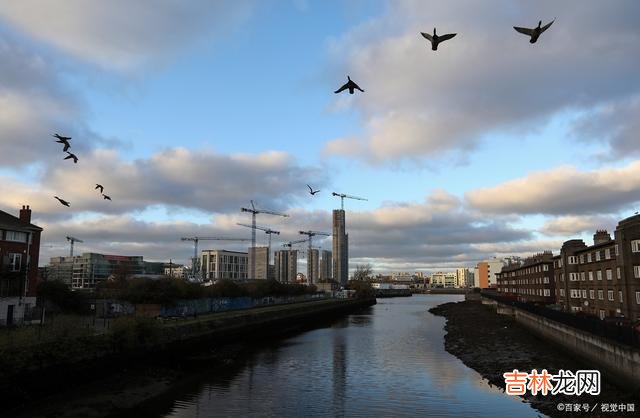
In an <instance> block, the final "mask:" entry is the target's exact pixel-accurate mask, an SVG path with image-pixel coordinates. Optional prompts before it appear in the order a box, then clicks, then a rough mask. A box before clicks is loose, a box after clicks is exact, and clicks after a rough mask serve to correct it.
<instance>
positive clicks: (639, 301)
mask: <svg viewBox="0 0 640 418" xmlns="http://www.w3.org/2000/svg"><path fill="white" fill-rule="evenodd" d="M636 303H637V304H638V305H640V292H636Z"/></svg>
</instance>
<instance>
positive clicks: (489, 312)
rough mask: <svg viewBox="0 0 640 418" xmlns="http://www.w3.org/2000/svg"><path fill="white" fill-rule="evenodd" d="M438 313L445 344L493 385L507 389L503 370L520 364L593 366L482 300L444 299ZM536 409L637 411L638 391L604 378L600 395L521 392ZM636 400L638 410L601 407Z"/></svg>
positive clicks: (553, 369) (553, 412)
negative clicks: (565, 407) (563, 407)
mask: <svg viewBox="0 0 640 418" xmlns="http://www.w3.org/2000/svg"><path fill="white" fill-rule="evenodd" d="M430 312H431V313H432V314H434V315H439V316H443V317H445V318H446V320H447V322H446V325H445V327H444V329H445V331H446V332H447V333H446V335H445V343H444V344H445V349H446V350H447V352H449V353H451V354H453V355H454V356H456V357H458V358H459V359H460V360H461V361H462V362H463V363H464V364H465V365H466V366H468V367H470V368H472V369H474V370H475V371H477V372H478V373H480V374H481V375H482V377H484V378H485V379H487V380H488V382H489V383H490V384H492V385H495V386H498V387H500V388H501V389H502V390H504V388H505V383H504V377H503V375H502V374H503V373H505V372H507V371H512V370H513V369H518V370H519V371H527V372H530V371H531V370H533V369H537V370H538V371H539V372H540V371H541V370H542V369H547V371H548V372H549V373H550V374H557V373H558V370H560V369H564V370H572V371H574V372H575V371H577V370H580V369H594V367H593V365H590V364H588V363H585V362H583V361H582V360H580V359H578V358H576V356H575V355H572V354H571V353H568V352H566V351H564V350H562V349H561V348H560V347H558V346H555V345H553V344H551V343H549V342H547V341H545V340H542V339H540V338H538V337H536V336H535V335H533V334H532V333H531V332H530V331H529V330H527V329H526V328H524V327H522V326H521V325H520V324H518V323H516V322H515V321H514V320H513V319H512V318H510V317H508V316H505V315H498V314H496V313H495V311H494V310H493V309H492V307H490V306H486V305H482V304H481V303H480V302H479V301H464V302H452V303H445V304H443V305H439V306H436V307H435V308H432V309H430ZM522 398H524V399H525V400H526V401H527V402H529V403H530V404H531V405H532V406H533V407H534V408H536V409H537V410H539V411H541V412H542V413H544V414H546V415H548V416H550V417H569V416H588V417H614V416H615V417H619V416H622V417H624V416H629V417H631V416H636V415H635V413H637V411H640V396H638V394H637V393H636V394H635V395H634V394H633V393H632V392H631V390H625V389H624V388H619V387H617V386H614V385H613V384H612V383H611V382H609V381H607V380H606V379H605V378H603V379H602V385H601V391H600V395H598V396H592V395H581V396H568V395H560V394H559V395H547V396H542V395H540V394H538V395H537V396H532V395H531V394H530V392H527V393H526V395H524V396H522ZM560 403H563V404H568V403H571V404H582V405H583V404H589V405H590V407H593V406H594V405H596V404H598V405H597V407H596V408H595V410H594V411H593V412H586V413H585V412H584V411H580V412H575V411H572V412H568V411H560V410H559V409H558V404H560ZM612 403H616V404H621V403H624V404H628V403H634V404H635V408H636V412H635V413H632V412H617V413H612V412H602V411H601V406H602V404H612Z"/></svg>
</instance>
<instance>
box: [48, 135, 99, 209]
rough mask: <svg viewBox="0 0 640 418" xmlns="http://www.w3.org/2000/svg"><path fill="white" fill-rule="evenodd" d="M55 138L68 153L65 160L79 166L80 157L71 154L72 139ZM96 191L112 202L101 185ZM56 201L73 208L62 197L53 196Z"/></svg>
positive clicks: (55, 136)
mask: <svg viewBox="0 0 640 418" xmlns="http://www.w3.org/2000/svg"><path fill="white" fill-rule="evenodd" d="M53 137H54V138H56V142H57V143H59V144H62V145H63V146H64V147H63V148H62V151H63V152H66V153H67V154H68V155H67V156H66V157H64V158H63V159H64V160H73V163H74V164H78V157H77V156H76V155H75V154H73V153H71V152H69V148H71V144H70V143H69V141H71V137H70V136H62V135H60V134H53ZM94 190H99V191H100V194H101V195H102V198H103V199H104V200H111V197H109V196H107V195H106V194H104V187H103V186H102V185H101V184H96V187H95V188H94ZM53 197H54V199H57V200H58V202H60V204H61V205H63V206H66V207H68V208H69V207H71V203H69V202H68V201H67V200H64V199H63V198H61V197H58V196H53Z"/></svg>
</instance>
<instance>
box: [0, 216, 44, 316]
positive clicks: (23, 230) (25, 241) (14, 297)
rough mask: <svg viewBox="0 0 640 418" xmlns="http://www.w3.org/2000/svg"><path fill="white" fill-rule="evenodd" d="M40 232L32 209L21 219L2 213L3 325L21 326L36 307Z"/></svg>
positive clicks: (0, 313) (0, 274) (0, 290)
mask: <svg viewBox="0 0 640 418" xmlns="http://www.w3.org/2000/svg"><path fill="white" fill-rule="evenodd" d="M41 232H42V228H40V227H38V226H36V225H33V224H32V223H31V209H30V208H29V206H23V207H22V209H20V212H19V216H18V217H16V216H13V215H11V214H9V213H7V212H4V211H1V210H0V325H13V324H16V323H20V322H22V319H23V318H24V315H25V313H27V312H28V311H29V309H30V308H32V307H34V306H35V302H36V297H35V296H36V286H37V282H38V260H39V257H40V233H41Z"/></svg>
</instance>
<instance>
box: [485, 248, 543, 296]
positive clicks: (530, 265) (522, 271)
mask: <svg viewBox="0 0 640 418" xmlns="http://www.w3.org/2000/svg"><path fill="white" fill-rule="evenodd" d="M496 278H497V282H498V292H500V293H503V294H504V295H506V296H509V297H512V298H514V299H516V300H518V301H520V302H531V303H540V304H545V305H546V304H552V303H555V281H554V280H553V254H552V253H551V251H545V252H543V253H540V254H536V255H533V256H531V257H528V258H526V259H524V260H523V261H522V262H511V263H509V264H507V265H505V266H504V267H502V271H501V272H500V273H497V274H496Z"/></svg>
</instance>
